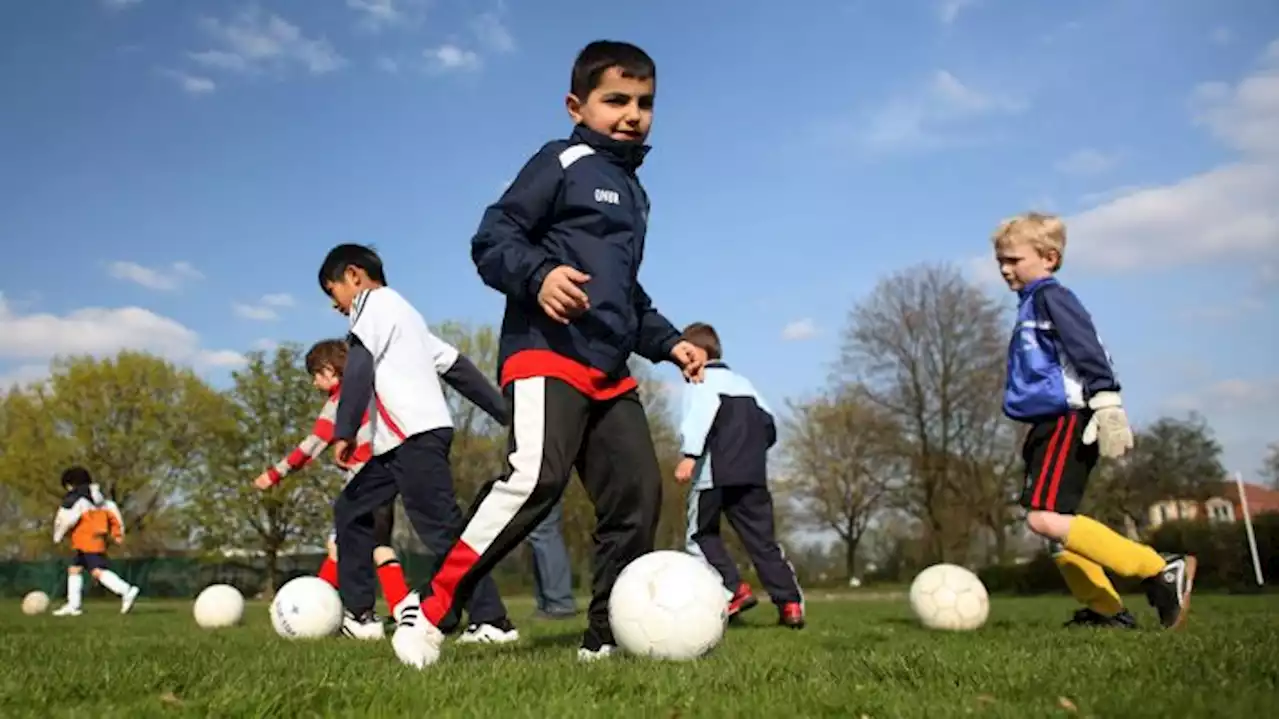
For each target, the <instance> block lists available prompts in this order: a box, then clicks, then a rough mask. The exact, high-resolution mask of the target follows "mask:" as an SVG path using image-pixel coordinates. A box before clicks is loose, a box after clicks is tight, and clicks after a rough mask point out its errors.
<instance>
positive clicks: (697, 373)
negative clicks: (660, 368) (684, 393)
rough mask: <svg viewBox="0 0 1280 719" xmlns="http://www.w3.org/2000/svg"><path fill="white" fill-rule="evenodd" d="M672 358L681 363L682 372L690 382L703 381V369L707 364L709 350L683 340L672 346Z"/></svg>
mask: <svg viewBox="0 0 1280 719" xmlns="http://www.w3.org/2000/svg"><path fill="white" fill-rule="evenodd" d="M671 359H673V360H675V363H676V364H678V365H680V374H683V375H684V378H685V379H687V380H689V381H690V382H694V383H697V382H701V381H702V370H703V368H705V367H706V366H707V351H706V350H704V349H702V348H701V347H698V346H697V345H695V344H693V343H691V342H686V341H684V340H681V341H679V342H677V343H676V346H675V347H672V348H671Z"/></svg>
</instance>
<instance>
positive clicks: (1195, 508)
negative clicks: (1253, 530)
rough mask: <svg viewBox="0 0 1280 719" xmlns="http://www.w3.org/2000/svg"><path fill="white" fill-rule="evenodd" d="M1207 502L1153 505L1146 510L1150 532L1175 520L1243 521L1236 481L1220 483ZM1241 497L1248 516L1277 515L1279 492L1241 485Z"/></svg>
mask: <svg viewBox="0 0 1280 719" xmlns="http://www.w3.org/2000/svg"><path fill="white" fill-rule="evenodd" d="M1215 490H1216V491H1215V492H1214V493H1213V495H1212V496H1210V497H1209V498H1208V499H1207V500H1205V501H1203V502H1201V501H1199V500H1194V499H1166V500H1164V501H1163V502H1156V503H1155V504H1153V505H1151V507H1150V508H1149V509H1148V510H1147V521H1148V522H1149V524H1148V526H1149V527H1150V528H1151V529H1155V528H1156V527H1159V526H1160V525H1161V524H1164V523H1165V522H1172V521H1175V520H1187V521H1195V520H1200V521H1207V522H1215V523H1216V522H1237V521H1240V520H1241V519H1244V510H1243V508H1242V507H1241V506H1240V491H1239V489H1238V488H1237V487H1236V483H1235V482H1221V483H1219V484H1218V485H1217V486H1216V487H1215ZM1244 496H1245V499H1246V500H1247V501H1248V504H1249V516H1250V517H1257V516H1258V515H1262V514H1275V513H1277V512H1280V492H1277V491H1275V490H1273V489H1267V488H1266V487H1260V486H1258V485H1256V484H1250V483H1249V482H1245V483H1244Z"/></svg>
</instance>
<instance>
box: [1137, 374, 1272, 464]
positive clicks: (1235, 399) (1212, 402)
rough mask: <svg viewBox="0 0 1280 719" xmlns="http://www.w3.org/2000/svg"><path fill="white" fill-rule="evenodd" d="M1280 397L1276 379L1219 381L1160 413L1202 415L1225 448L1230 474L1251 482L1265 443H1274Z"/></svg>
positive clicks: (1175, 397)
mask: <svg viewBox="0 0 1280 719" xmlns="http://www.w3.org/2000/svg"><path fill="white" fill-rule="evenodd" d="M1277 393H1280V380H1278V379H1277V378H1276V377H1257V378H1252V379H1243V378H1238V377H1233V378H1227V379H1217V380H1212V381H1209V382H1206V383H1205V384H1202V385H1200V386H1198V387H1193V388H1192V389H1190V390H1188V391H1186V392H1183V393H1181V394H1177V395H1173V396H1171V397H1169V399H1168V400H1167V401H1166V402H1165V403H1164V404H1163V406H1162V407H1161V411H1163V412H1167V413H1172V414H1174V415H1182V414H1185V413H1187V412H1197V413H1199V414H1200V415H1202V416H1203V417H1204V418H1205V420H1206V422H1208V424H1209V426H1210V427H1212V429H1213V431H1214V434H1215V436H1216V437H1217V439H1218V440H1219V442H1220V443H1221V444H1222V448H1223V461H1224V464H1225V465H1226V468H1227V470H1228V471H1240V472H1242V473H1243V474H1244V475H1245V477H1246V478H1248V477H1249V476H1250V475H1251V474H1252V473H1253V470H1254V469H1256V468H1257V466H1258V465H1259V464H1260V463H1261V460H1262V455H1263V448H1264V447H1265V445H1266V443H1267V442H1272V441H1275V438H1276V433H1277V429H1278V427H1277V421H1276V418H1277V415H1276V396H1277Z"/></svg>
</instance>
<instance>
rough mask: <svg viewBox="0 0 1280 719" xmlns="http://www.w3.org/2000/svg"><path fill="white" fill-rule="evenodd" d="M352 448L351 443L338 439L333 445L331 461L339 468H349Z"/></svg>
mask: <svg viewBox="0 0 1280 719" xmlns="http://www.w3.org/2000/svg"><path fill="white" fill-rule="evenodd" d="M352 449H353V447H352V446H351V443H350V442H348V441H347V440H345V439H340V440H338V441H336V442H334V443H333V461H334V462H337V463H338V466H339V467H342V468H343V469H347V468H348V467H350V466H351V451H352Z"/></svg>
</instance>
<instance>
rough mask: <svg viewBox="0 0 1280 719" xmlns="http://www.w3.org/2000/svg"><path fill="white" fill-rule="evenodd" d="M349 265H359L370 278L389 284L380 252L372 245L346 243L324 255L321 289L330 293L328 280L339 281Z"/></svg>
mask: <svg viewBox="0 0 1280 719" xmlns="http://www.w3.org/2000/svg"><path fill="white" fill-rule="evenodd" d="M348 267H359V268H360V269H362V270H364V272H365V274H367V275H369V279H371V280H373V281H374V282H377V283H379V284H383V285H385V284H387V275H386V273H385V272H384V271H383V269H382V258H381V257H378V253H377V252H374V250H373V248H372V247H366V246H364V245H353V244H345V245H338V246H337V247H335V248H333V249H332V250H329V254H327V255H325V256H324V262H323V263H321V264H320V289H322V290H325V293H326V294H327V293H328V289H327V288H325V284H326V283H328V282H339V281H341V280H342V273H344V272H346V271H347V268H348Z"/></svg>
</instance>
